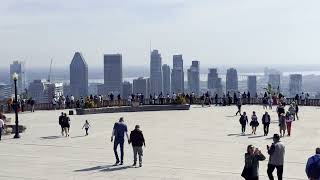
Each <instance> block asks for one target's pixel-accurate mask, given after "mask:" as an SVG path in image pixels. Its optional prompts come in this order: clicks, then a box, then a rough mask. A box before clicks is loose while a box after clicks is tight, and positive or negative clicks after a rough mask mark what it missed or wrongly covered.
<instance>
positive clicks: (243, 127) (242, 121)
mask: <svg viewBox="0 0 320 180" xmlns="http://www.w3.org/2000/svg"><path fill="white" fill-rule="evenodd" d="M239 122H240V124H241V132H242V135H244V134H245V132H246V125H247V124H248V117H247V114H246V112H243V114H242V115H241V117H240V119H239Z"/></svg>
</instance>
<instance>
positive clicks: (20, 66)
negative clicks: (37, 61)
mask: <svg viewBox="0 0 320 180" xmlns="http://www.w3.org/2000/svg"><path fill="white" fill-rule="evenodd" d="M14 73H17V74H18V80H17V92H18V94H21V93H23V92H25V89H26V88H27V83H26V74H25V63H24V62H22V61H13V63H12V64H10V80H11V92H12V94H14V81H13V79H12V75H13V74H14Z"/></svg>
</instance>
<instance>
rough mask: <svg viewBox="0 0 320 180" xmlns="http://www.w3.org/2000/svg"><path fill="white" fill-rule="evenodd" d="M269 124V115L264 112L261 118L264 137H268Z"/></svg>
mask: <svg viewBox="0 0 320 180" xmlns="http://www.w3.org/2000/svg"><path fill="white" fill-rule="evenodd" d="M270 122H271V118H270V115H269V114H268V112H265V113H264V115H263V116H262V124H263V131H264V136H268V133H269V125H270Z"/></svg>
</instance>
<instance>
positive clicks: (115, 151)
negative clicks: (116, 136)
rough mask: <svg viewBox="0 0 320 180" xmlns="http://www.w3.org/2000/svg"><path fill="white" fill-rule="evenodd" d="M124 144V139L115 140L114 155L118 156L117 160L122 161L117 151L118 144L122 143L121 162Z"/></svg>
mask: <svg viewBox="0 0 320 180" xmlns="http://www.w3.org/2000/svg"><path fill="white" fill-rule="evenodd" d="M123 144H124V140H115V141H114V144H113V151H114V155H115V157H116V160H117V162H120V161H119V156H118V152H117V148H118V145H120V155H121V162H123Z"/></svg>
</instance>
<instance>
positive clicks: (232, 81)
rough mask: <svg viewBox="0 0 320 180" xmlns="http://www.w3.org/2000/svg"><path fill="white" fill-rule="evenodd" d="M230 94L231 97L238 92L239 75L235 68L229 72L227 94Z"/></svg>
mask: <svg viewBox="0 0 320 180" xmlns="http://www.w3.org/2000/svg"><path fill="white" fill-rule="evenodd" d="M228 92H229V93H230V95H232V94H233V93H237V92H238V73H237V70H236V69H234V68H230V69H228V70H227V77H226V93H228Z"/></svg>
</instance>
